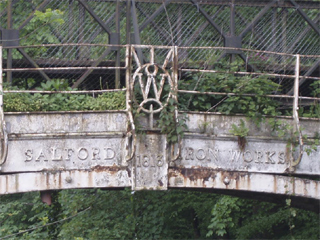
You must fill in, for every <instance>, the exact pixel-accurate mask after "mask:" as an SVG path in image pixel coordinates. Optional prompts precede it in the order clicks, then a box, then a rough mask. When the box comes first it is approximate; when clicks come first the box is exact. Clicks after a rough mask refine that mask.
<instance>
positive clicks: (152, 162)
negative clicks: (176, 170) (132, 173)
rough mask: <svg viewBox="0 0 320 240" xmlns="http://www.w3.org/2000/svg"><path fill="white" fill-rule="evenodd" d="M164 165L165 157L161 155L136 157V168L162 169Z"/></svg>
mask: <svg viewBox="0 0 320 240" xmlns="http://www.w3.org/2000/svg"><path fill="white" fill-rule="evenodd" d="M163 164H164V156H163V155H162V154H159V155H153V154H152V155H137V156H136V166H137V167H138V168H140V167H145V168H148V167H162V166H163Z"/></svg>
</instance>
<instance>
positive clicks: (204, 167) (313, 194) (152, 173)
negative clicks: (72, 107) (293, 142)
mask: <svg viewBox="0 0 320 240" xmlns="http://www.w3.org/2000/svg"><path fill="white" fill-rule="evenodd" d="M188 116H189V121H188V123H187V124H188V131H187V132H186V133H185V137H184V139H183V141H182V144H181V157H180V159H179V160H177V161H175V162H174V164H173V165H172V164H169V163H170V161H171V160H172V159H170V158H171V154H172V153H171V152H170V149H171V148H170V146H168V144H167V141H166V138H165V136H164V135H161V134H160V133H159V132H158V131H157V130H154V129H153V130H152V131H150V132H148V131H146V134H145V135H138V136H137V143H136V148H135V149H136V151H135V153H134V154H133V156H134V157H133V159H132V160H131V161H129V162H128V166H126V167H124V166H123V164H122V163H123V162H124V161H125V158H126V156H127V154H128V152H127V151H126V150H127V149H126V136H127V114H126V113H125V112H123V111H113V112H75V113H71V112H60V113H29V114H26V113H16V114H6V116H5V120H6V123H7V127H8V135H9V151H8V158H7V161H6V162H5V163H4V164H3V165H2V166H1V175H0V194H6V193H16V192H27V191H38V190H47V189H68V188H91V187H92V188H114V187H120V188H122V187H132V189H134V190H141V189H162V190H165V189H167V188H168V187H169V188H170V187H172V188H175V187H186V188H188V187H190V188H218V189H235V190H243V191H254V192H267V193H277V194H290V193H292V194H295V195H296V194H298V195H299V196H305V197H310V198H316V199H319V198H320V196H319V195H320V191H319V181H315V180H304V179H298V178H291V177H284V176H280V175H279V174H282V175H283V174H287V173H288V172H289V171H291V174H292V175H293V176H295V175H299V174H303V175H311V176H315V177H319V176H320V146H318V151H313V152H312V153H311V154H310V155H307V154H306V153H304V155H303V157H302V160H301V162H300V164H299V165H298V166H297V167H296V168H295V169H290V164H291V161H292V156H291V154H290V151H289V150H288V149H287V140H283V139H279V138H278V137H277V136H276V134H275V133H273V132H272V131H271V129H270V128H269V127H268V126H267V125H266V124H262V125H261V127H260V128H257V127H256V126H255V125H254V124H252V123H249V122H247V123H246V124H247V127H248V128H249V129H250V131H249V134H248V136H247V137H246V139H247V141H248V144H247V146H246V148H245V149H244V150H243V151H241V150H240V149H239V146H238V143H237V137H235V136H233V135H232V134H231V133H230V129H231V126H232V124H239V123H240V119H243V117H241V116H224V115H219V114H189V115H188ZM284 120H286V121H288V122H289V123H292V120H290V119H285V118H284ZM300 123H301V125H302V129H303V134H305V135H307V136H308V137H309V138H312V137H313V136H314V132H315V131H317V129H319V131H320V128H319V127H320V123H319V121H318V120H311V119H309V120H303V119H302V120H300ZM140 124H141V125H142V126H144V127H145V130H148V126H149V124H148V120H147V119H141V121H140ZM128 150H129V153H130V151H132V149H128ZM130 154H131V153H130ZM169 165H170V166H171V167H169ZM206 174H207V175H206ZM208 174H209V175H208ZM225 176H227V177H225ZM292 179H293V180H292ZM292 181H293V183H292ZM226 183H227V184H226ZM285 186H286V187H285Z"/></svg>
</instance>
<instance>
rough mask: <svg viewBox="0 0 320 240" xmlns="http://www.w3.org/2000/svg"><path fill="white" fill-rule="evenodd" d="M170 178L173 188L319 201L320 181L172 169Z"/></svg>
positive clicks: (265, 175)
mask: <svg viewBox="0 0 320 240" xmlns="http://www.w3.org/2000/svg"><path fill="white" fill-rule="evenodd" d="M168 178H169V187H170V188H215V189H226V190H240V191H252V192H261V193H274V194H288V195H294V196H301V197H307V198H316V199H320V182H319V181H314V180H307V179H299V178H295V177H287V176H279V175H270V174H269V175H267V174H260V173H248V172H232V171H216V170H212V169H208V168H192V169H182V168H172V169H169V176H168Z"/></svg>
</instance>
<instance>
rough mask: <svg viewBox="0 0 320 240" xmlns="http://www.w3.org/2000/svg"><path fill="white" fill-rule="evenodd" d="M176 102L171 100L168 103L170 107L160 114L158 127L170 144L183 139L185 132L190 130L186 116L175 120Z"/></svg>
mask: <svg viewBox="0 0 320 240" xmlns="http://www.w3.org/2000/svg"><path fill="white" fill-rule="evenodd" d="M175 108H176V101H175V100H174V99H173V98H171V99H169V101H168V105H167V106H166V107H164V108H163V110H162V111H161V112H160V116H159V120H158V122H157V126H158V127H159V128H160V132H161V133H163V134H166V135H167V141H168V143H169V144H170V143H172V144H174V143H177V142H178V141H179V139H181V138H183V136H184V131H185V130H186V129H187V128H188V127H187V124H186V121H187V116H186V114H183V115H180V116H177V119H176V118H175Z"/></svg>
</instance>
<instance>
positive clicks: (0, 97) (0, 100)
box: [0, 45, 3, 109]
mask: <svg viewBox="0 0 320 240" xmlns="http://www.w3.org/2000/svg"><path fill="white" fill-rule="evenodd" d="M2 83H3V79H2V46H1V45H0V108H1V109H2V106H3V86H2Z"/></svg>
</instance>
